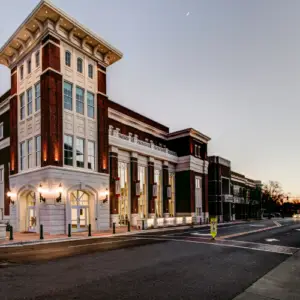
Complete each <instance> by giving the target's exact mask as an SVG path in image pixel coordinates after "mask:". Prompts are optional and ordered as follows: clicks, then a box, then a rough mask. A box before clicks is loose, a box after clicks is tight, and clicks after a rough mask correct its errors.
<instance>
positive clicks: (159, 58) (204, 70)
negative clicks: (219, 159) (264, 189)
mask: <svg viewBox="0 0 300 300" xmlns="http://www.w3.org/2000/svg"><path fill="white" fill-rule="evenodd" d="M37 3H38V1H37V0H26V1H24V0H10V1H7V0H0V4H1V7H2V10H1V21H0V22H1V23H0V44H1V45H2V44H3V43H4V42H5V41H6V40H7V39H8V38H9V37H10V35H11V34H12V33H13V32H14V30H15V29H16V27H17V26H19V25H20V24H21V22H22V21H23V20H24V19H25V17H26V16H27V15H28V14H29V13H30V11H31V10H32V9H33V8H34V6H35V5H36V4H37ZM53 3H54V4H55V5H56V6H58V7H60V8H61V9H63V10H65V11H66V12H67V13H68V14H69V15H71V16H73V17H74V18H76V19H77V20H78V21H79V22H80V23H82V24H84V25H85V26H87V27H88V28H90V29H91V30H92V31H94V32H95V33H97V34H98V35H100V36H101V37H103V38H104V39H106V40H107V41H108V42H110V43H111V44H113V45H114V46H115V47H116V48H118V49H119V50H121V51H122V52H123V53H124V57H123V59H122V60H121V61H119V62H118V63H116V64H115V65H113V66H112V67H111V68H110V69H109V72H108V73H109V75H108V94H109V97H110V98H111V99H112V100H114V101H117V102H119V103H121V104H123V105H126V106H128V107H130V108H132V109H134V110H136V111H138V112H140V113H143V114H145V115H147V116H149V117H151V118H153V119H154V120H156V121H159V122H162V123H163V124H165V125H167V126H169V127H170V129H171V130H178V129H183V128H186V127H194V128H195V129H197V130H199V131H201V132H203V133H205V134H207V135H209V136H210V137H211V138H212V140H211V142H210V144H209V153H210V154H216V155H220V156H223V157H225V158H227V159H230V160H231V162H232V168H233V169H234V170H235V171H237V172H241V173H243V174H245V175H246V176H249V177H250V178H253V179H261V180H263V181H268V180H269V179H271V180H278V181H279V182H281V184H282V185H283V187H284V189H285V191H286V192H291V193H292V194H294V195H296V194H297V195H300V187H299V179H300V175H299V169H300V160H299V154H300V138H299V130H300V120H299V111H300V101H299V97H300V84H299V80H300V60H299V55H300V18H299V11H300V1H297V0H295V1H293V0H288V1H278V0H264V1H261V0H248V1H240V0H227V1H223V0H210V1H208V0H207V1H201V0H110V1H107V0H105V1H103V0H88V1H87V0H86V1H83V0H53ZM16 8H17V9H16ZM188 12H190V14H189V15H188V16H187V13H188ZM0 83H1V84H0V93H2V92H5V91H6V90H7V89H8V88H9V72H8V70H7V69H6V68H5V67H3V66H0Z"/></svg>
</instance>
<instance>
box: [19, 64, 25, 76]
mask: <svg viewBox="0 0 300 300" xmlns="http://www.w3.org/2000/svg"><path fill="white" fill-rule="evenodd" d="M23 78H24V66H23V65H22V66H21V67H20V80H23Z"/></svg>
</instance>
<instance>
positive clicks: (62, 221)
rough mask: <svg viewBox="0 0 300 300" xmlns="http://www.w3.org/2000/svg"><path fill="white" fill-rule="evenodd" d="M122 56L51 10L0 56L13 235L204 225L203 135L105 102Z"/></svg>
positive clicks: (4, 205) (1, 194)
mask: <svg viewBox="0 0 300 300" xmlns="http://www.w3.org/2000/svg"><path fill="white" fill-rule="evenodd" d="M121 58H122V53H121V52H120V51H119V50H117V49H116V48H114V47H113V46H111V45H110V44H109V43H107V42H106V41H104V40H103V39H102V38H100V37H98V36H97V35H96V34H94V33H92V32H91V31H90V30H88V29H87V28H85V27H84V26H82V25H81V24H79V23H78V22H77V21H76V20H74V19H73V18H71V17H69V16H68V15H67V14H65V13H64V12H63V11H61V10H60V9H58V8H57V7H55V6H54V5H53V4H51V3H50V2H49V1H41V2H40V3H39V4H38V5H37V7H36V8H35V9H34V10H33V11H32V12H31V14H30V15H29V16H28V17H27V18H26V20H25V21H24V22H23V23H22V25H21V26H20V27H19V28H18V29H17V30H16V31H15V33H14V34H13V35H12V36H11V37H10V38H9V40H8V41H7V42H6V43H5V44H4V46H3V47H2V48H1V49H0V63H1V64H2V65H5V66H7V67H8V68H10V70H11V88H10V90H9V91H8V92H7V93H5V94H4V95H3V96H2V97H1V98H0V160H1V161H0V170H1V173H0V174H1V178H0V179H1V182H0V208H1V210H2V215H1V216H0V217H1V219H3V220H7V221H9V222H10V223H11V224H12V225H13V226H14V228H15V231H39V225H40V224H43V226H44V231H45V232H50V233H64V232H66V231H67V228H68V224H71V225H72V228H73V230H85V229H86V228H87V225H88V224H91V226H92V229H93V230H102V229H107V228H109V227H110V226H111V224H112V222H115V223H116V224H117V225H122V224H126V223H127V222H128V221H131V223H132V224H137V223H138V222H140V220H145V223H146V225H148V226H151V225H154V226H155V225H157V226H161V225H164V224H170V225H172V224H181V223H183V222H186V223H190V222H192V217H195V218H194V220H196V221H197V222H199V221H200V218H202V219H203V220H204V218H208V216H209V213H208V177H207V174H208V160H207V144H208V142H209V140H210V138H209V137H207V136H206V135H204V134H202V133H200V132H198V131H197V130H194V129H190V128H189V129H186V130H182V131H178V132H172V133H170V131H169V128H168V127H166V126H164V125H162V124H159V123H157V122H155V121H153V120H152V119H150V118H147V117H145V116H143V115H141V114H138V113H136V112H134V111H133V110H131V109H129V108H126V107H124V106H122V105H120V104H118V103H116V102H113V101H111V100H109V98H108V95H107V91H106V74H107V72H108V69H109V66H110V65H111V64H113V63H115V62H117V61H118V60H120V59H121Z"/></svg>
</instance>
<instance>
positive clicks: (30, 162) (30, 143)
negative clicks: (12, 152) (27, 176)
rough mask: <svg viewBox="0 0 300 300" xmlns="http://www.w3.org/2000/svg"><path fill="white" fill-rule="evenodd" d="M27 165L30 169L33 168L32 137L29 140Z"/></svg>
mask: <svg viewBox="0 0 300 300" xmlns="http://www.w3.org/2000/svg"><path fill="white" fill-rule="evenodd" d="M27 166H28V169H30V168H32V166H33V164H32V139H30V140H28V141H27Z"/></svg>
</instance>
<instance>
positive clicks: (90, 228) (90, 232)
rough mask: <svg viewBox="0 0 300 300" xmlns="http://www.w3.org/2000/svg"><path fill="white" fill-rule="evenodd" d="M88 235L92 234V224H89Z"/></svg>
mask: <svg viewBox="0 0 300 300" xmlns="http://www.w3.org/2000/svg"><path fill="white" fill-rule="evenodd" d="M89 236H92V225H91V224H89Z"/></svg>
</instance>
